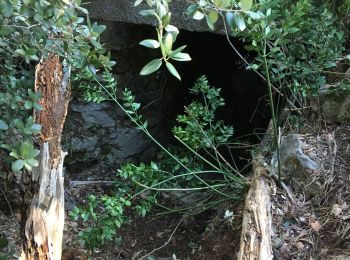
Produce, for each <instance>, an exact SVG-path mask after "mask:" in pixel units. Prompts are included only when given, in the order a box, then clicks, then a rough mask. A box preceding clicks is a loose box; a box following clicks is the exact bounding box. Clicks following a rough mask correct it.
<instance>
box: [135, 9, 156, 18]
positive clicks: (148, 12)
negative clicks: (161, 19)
mask: <svg viewBox="0 0 350 260" xmlns="http://www.w3.org/2000/svg"><path fill="white" fill-rule="evenodd" d="M139 14H140V15H142V16H145V17H152V16H157V14H156V12H155V11H154V10H152V9H149V10H141V11H140V12H139Z"/></svg>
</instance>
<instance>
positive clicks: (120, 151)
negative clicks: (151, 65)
mask: <svg viewBox="0 0 350 260" xmlns="http://www.w3.org/2000/svg"><path fill="white" fill-rule="evenodd" d="M101 23H103V24H106V23H107V31H106V32H105V33H104V34H103V37H102V41H103V42H105V44H106V47H107V48H108V49H110V51H111V54H112V58H113V59H114V60H116V61H117V65H116V66H115V67H114V69H113V74H114V75H115V77H116V79H117V81H118V86H119V87H118V88H119V91H120V92H122V91H123V90H124V89H125V88H128V89H130V90H131V91H132V92H133V93H134V95H135V97H136V101H137V102H140V103H141V111H140V112H141V113H142V114H143V115H144V117H145V118H146V119H147V121H148V123H149V124H148V125H149V130H150V131H151V133H152V134H153V135H154V136H155V138H156V139H157V140H159V141H160V143H162V144H163V145H168V144H177V142H176V141H175V139H174V137H173V134H172V132H171V129H172V127H173V126H174V125H176V124H177V125H178V123H177V122H176V116H177V115H179V114H183V113H184V106H186V105H188V104H189V103H190V102H191V101H192V100H193V99H194V98H195V97H193V96H191V95H190V94H189V89H190V88H191V87H192V86H193V84H194V82H195V81H196V80H197V79H198V77H200V76H201V75H205V76H206V77H207V79H208V81H209V84H210V85H211V86H214V87H217V88H220V89H221V96H222V97H223V98H224V100H225V103H226V105H225V107H223V108H220V109H219V110H218V111H217V114H216V119H217V120H224V122H225V123H226V124H228V125H232V126H233V127H234V136H233V138H234V139H235V142H236V141H237V139H238V138H239V137H242V136H244V138H242V139H240V141H241V142H249V143H250V144H257V143H259V140H260V138H261V137H262V136H263V135H264V133H265V129H266V127H267V125H268V123H269V120H270V109H269V106H268V100H267V88H266V84H265V83H264V81H263V80H262V79H261V78H260V77H259V76H258V75H257V74H256V73H255V72H253V71H247V70H245V67H244V65H243V64H242V61H241V59H240V58H239V57H238V56H237V55H236V54H235V52H234V50H233V49H232V47H231V46H230V45H229V43H228V42H227V39H226V36H225V35H218V34H214V33H210V32H206V33H205V32H189V31H184V30H181V31H180V34H179V36H178V39H177V41H176V42H175V46H174V48H176V47H179V46H181V45H187V48H186V49H185V50H184V52H188V53H189V54H190V55H191V57H192V61H190V62H174V66H175V67H176V68H177V70H178V71H179V73H180V75H181V77H182V80H181V81H178V80H177V79H176V78H175V77H173V76H171V75H170V73H169V72H168V71H167V69H166V68H165V66H164V65H163V66H162V67H161V68H160V69H159V70H158V71H157V72H155V73H153V74H151V75H148V76H140V75H139V73H140V71H141V69H142V67H143V66H144V65H145V64H146V63H148V62H149V61H150V60H152V59H155V58H159V57H160V53H159V50H152V49H148V48H145V47H143V46H140V45H139V42H140V41H142V40H144V39H151V38H155V29H154V28H153V27H151V26H146V25H135V24H128V23H122V22H108V21H102V22H101ZM232 41H233V44H234V45H235V46H236V47H237V48H238V49H239V51H240V53H241V54H242V55H244V56H245V57H247V59H252V58H253V57H252V56H251V54H249V53H248V52H246V51H245V50H244V48H243V44H242V43H241V42H240V41H238V40H236V39H232ZM67 125H71V126H72V127H71V130H70V129H69V127H66V128H67V131H66V136H67V138H66V139H67V140H68V144H67V145H66V147H68V148H67V150H69V151H71V153H70V155H69V156H68V157H67V163H68V165H71V164H75V165H76V166H77V167H78V168H80V167H84V166H88V165H91V164H97V163H99V162H102V163H105V162H107V165H109V166H113V167H115V166H117V167H119V166H120V165H122V164H124V163H126V162H134V163H138V162H141V161H148V160H151V159H153V158H154V157H155V156H156V152H157V148H156V147H153V145H151V143H150V141H149V140H148V139H147V137H145V136H144V137H141V136H140V135H139V133H138V132H137V131H136V130H135V129H134V128H135V127H134V126H133V124H132V123H131V122H130V121H129V120H128V118H127V116H126V115H125V114H124V113H123V112H122V111H121V110H120V109H118V107H117V106H116V105H115V104H101V105H94V104H86V103H84V102H82V101H79V100H78V101H73V102H72V103H71V109H70V113H69V114H68V123H67ZM77 129H79V131H77ZM78 132H79V133H84V135H83V136H81V135H78ZM96 135H97V136H96ZM229 147H231V148H232V149H230V152H232V153H233V156H234V157H235V160H236V159H237V160H238V161H239V162H238V164H239V165H240V167H243V166H245V165H246V164H247V161H248V160H249V159H250V152H249V151H248V149H246V148H240V149H237V148H236V147H233V146H229ZM240 158H241V159H240ZM84 160H86V164H83V165H84V166H82V164H81V162H82V161H84Z"/></svg>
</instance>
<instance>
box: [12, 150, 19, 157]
mask: <svg viewBox="0 0 350 260" xmlns="http://www.w3.org/2000/svg"><path fill="white" fill-rule="evenodd" d="M10 156H12V157H13V158H15V159H19V158H20V156H19V154H18V153H17V152H16V150H12V152H11V153H10Z"/></svg>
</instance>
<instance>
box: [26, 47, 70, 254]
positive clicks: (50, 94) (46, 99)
mask: <svg viewBox="0 0 350 260" xmlns="http://www.w3.org/2000/svg"><path fill="white" fill-rule="evenodd" d="M69 77H70V68H69V67H64V66H63V65H62V64H61V62H60V60H59V57H58V56H56V55H52V54H50V55H49V56H48V57H47V58H46V59H45V60H41V61H40V63H39V64H38V65H37V68H36V71H35V91H36V92H40V93H41V95H42V97H41V99H40V105H41V106H42V107H43V108H44V110H41V111H35V112H34V113H35V118H36V122H37V123H38V124H41V125H42V132H41V135H40V136H39V144H40V159H39V166H38V167H37V168H36V169H33V171H32V172H31V173H23V176H22V189H23V202H24V207H23V210H24V211H23V214H22V223H21V237H22V255H21V259H53V260H57V259H61V254H62V237H63V226H64V187H63V184H64V176H63V161H64V157H65V155H66V153H64V152H62V149H61V134H62V129H63V125H64V121H65V118H66V115H67V108H68V103H69V100H70V94H71V92H70V85H69Z"/></svg>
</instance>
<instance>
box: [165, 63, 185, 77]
mask: <svg viewBox="0 0 350 260" xmlns="http://www.w3.org/2000/svg"><path fill="white" fill-rule="evenodd" d="M166 67H167V69H168V71H169V72H170V73H171V74H172V75H173V76H174V77H176V78H177V79H178V80H181V77H180V74H179V73H178V72H177V70H176V69H175V67H174V66H173V64H171V63H170V62H167V63H166Z"/></svg>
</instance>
